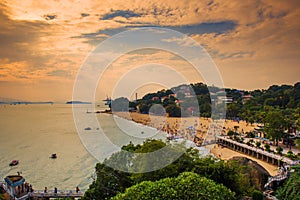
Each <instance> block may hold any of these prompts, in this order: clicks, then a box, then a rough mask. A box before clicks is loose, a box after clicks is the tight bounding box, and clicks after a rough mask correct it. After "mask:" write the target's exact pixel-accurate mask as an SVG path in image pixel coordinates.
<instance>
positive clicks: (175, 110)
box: [166, 104, 181, 117]
mask: <svg viewBox="0 0 300 200" xmlns="http://www.w3.org/2000/svg"><path fill="white" fill-rule="evenodd" d="M166 112H167V113H169V116H170V117H180V116H181V109H180V108H179V107H178V106H176V105H174V104H170V105H168V106H167V107H166Z"/></svg>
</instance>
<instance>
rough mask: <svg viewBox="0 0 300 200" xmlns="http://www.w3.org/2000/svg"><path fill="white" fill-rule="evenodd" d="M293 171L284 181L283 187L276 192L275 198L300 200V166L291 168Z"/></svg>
mask: <svg viewBox="0 0 300 200" xmlns="http://www.w3.org/2000/svg"><path fill="white" fill-rule="evenodd" d="M292 169H294V170H295V171H294V172H293V173H291V175H290V177H289V178H288V179H287V180H286V181H285V183H284V185H283V186H282V187H281V188H279V189H278V190H277V191H276V197H278V199H281V200H294V199H295V200H296V199H300V198H299V197H300V190H299V187H300V165H299V164H298V165H296V166H293V167H292Z"/></svg>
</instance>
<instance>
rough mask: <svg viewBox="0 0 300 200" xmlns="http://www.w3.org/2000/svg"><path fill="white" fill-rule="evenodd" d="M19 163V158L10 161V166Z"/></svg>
mask: <svg viewBox="0 0 300 200" xmlns="http://www.w3.org/2000/svg"><path fill="white" fill-rule="evenodd" d="M18 164H19V161H18V160H12V161H11V162H10V163H9V166H16V165H18Z"/></svg>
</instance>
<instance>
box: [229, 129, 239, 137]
mask: <svg viewBox="0 0 300 200" xmlns="http://www.w3.org/2000/svg"><path fill="white" fill-rule="evenodd" d="M236 134H237V133H236V132H234V131H232V130H229V131H228V132H227V135H228V136H232V135H236Z"/></svg>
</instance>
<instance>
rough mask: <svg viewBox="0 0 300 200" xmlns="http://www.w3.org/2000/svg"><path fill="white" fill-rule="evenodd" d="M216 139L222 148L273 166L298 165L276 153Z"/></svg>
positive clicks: (223, 139) (220, 137) (224, 139)
mask: <svg viewBox="0 0 300 200" xmlns="http://www.w3.org/2000/svg"><path fill="white" fill-rule="evenodd" d="M216 139H217V143H218V144H221V145H222V146H225V147H227V148H229V149H232V150H235V151H238V152H241V153H243V154H247V155H250V156H252V157H256V158H257V159H260V160H263V161H265V162H268V163H271V164H273V165H277V166H281V165H282V164H283V163H286V164H288V165H294V164H296V163H297V161H293V160H291V159H289V158H286V157H283V156H280V155H276V154H274V153H270V152H267V151H264V150H262V149H259V148H256V147H251V146H248V145H247V144H243V143H239V142H236V141H234V140H231V139H229V138H227V137H226V136H216Z"/></svg>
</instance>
